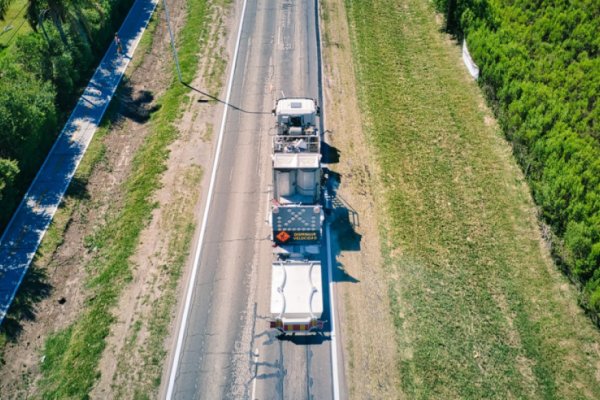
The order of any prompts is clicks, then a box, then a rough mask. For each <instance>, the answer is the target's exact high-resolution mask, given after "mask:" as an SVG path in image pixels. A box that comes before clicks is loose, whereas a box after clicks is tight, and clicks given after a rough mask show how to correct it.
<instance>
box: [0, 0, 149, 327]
mask: <svg viewBox="0 0 600 400" xmlns="http://www.w3.org/2000/svg"><path fill="white" fill-rule="evenodd" d="M157 2H158V0H136V2H135V3H134V4H133V6H132V7H131V10H130V11H129V14H128V15H127V17H126V18H125V21H124V22H123V25H122V26H121V29H120V30H119V37H120V38H121V43H122V45H123V50H124V55H122V56H121V55H119V54H117V52H116V48H115V45H114V43H113V44H112V45H111V46H110V47H109V49H108V50H107V52H106V54H105V55H104V58H103V59H102V61H101V62H100V65H99V66H98V69H96V72H95V73H94V75H93V77H92V79H91V80H90V83H89V84H88V86H87V88H86V89H85V91H84V93H83V95H82V96H81V98H80V99H79V102H78V103H77V106H76V107H75V109H74V110H73V113H72V114H71V116H70V118H69V120H68V121H67V123H66V125H65V127H64V128H63V131H62V132H61V134H60V136H59V137H58V139H57V140H56V143H55V144H54V147H53V148H52V150H51V151H50V153H49V154H48V157H47V158H46V161H45V162H44V164H43V165H42V168H41V169H40V171H39V172H38V174H37V176H36V178H35V179H34V181H33V183H32V184H31V187H30V188H29V190H28V192H27V194H26V195H25V197H24V198H23V201H22V202H21V204H20V205H19V207H18V209H17V211H16V212H15V214H14V215H13V218H12V220H11V221H10V222H9V224H8V226H7V227H6V230H5V231H4V234H3V235H2V238H1V239H0V324H1V323H2V321H3V320H4V317H5V316H6V313H7V311H8V309H9V307H10V304H11V303H12V300H13V298H14V296H15V294H16V292H17V289H18V288H19V285H20V284H21V282H22V280H23V277H24V276H25V273H26V272H27V269H28V268H29V265H30V263H31V261H32V259H33V256H34V255H35V253H36V251H37V248H38V246H39V244H40V242H41V241H42V238H43V237H44V233H45V232H46V229H47V228H48V226H49V225H50V222H51V221H52V218H53V217H54V213H55V212H56V209H57V208H58V205H59V204H60V202H61V200H62V198H63V196H64V194H65V191H66V190H67V188H68V186H69V183H70V182H71V179H72V178H73V175H74V174H75V170H76V169H77V166H78V165H79V162H80V161H81V159H82V158H83V155H84V154H85V151H86V150H87V147H88V145H89V143H90V141H91V140H92V137H93V136H94V133H95V132H96V128H97V127H98V124H100V121H101V120H102V116H103V115H104V112H105V111H106V108H107V107H108V104H109V103H110V101H111V99H112V96H113V94H114V93H115V90H116V89H117V86H118V85H119V82H120V81H121V78H122V77H123V73H124V72H125V69H126V68H127V65H128V64H129V60H130V59H131V56H132V55H133V52H134V51H135V48H136V47H137V45H138V42H139V40H140V38H141V36H142V33H143V32H144V30H145V29H146V26H147V25H148V22H149V21H150V17H151V16H152V13H153V12H154V9H155V8H156V4H157Z"/></svg>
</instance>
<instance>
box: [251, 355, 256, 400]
mask: <svg viewBox="0 0 600 400" xmlns="http://www.w3.org/2000/svg"><path fill="white" fill-rule="evenodd" d="M256 381H258V348H256V350H254V382H252V397H250V400H256Z"/></svg>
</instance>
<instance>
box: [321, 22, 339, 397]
mask: <svg viewBox="0 0 600 400" xmlns="http://www.w3.org/2000/svg"><path fill="white" fill-rule="evenodd" d="M316 14H317V21H316V26H315V29H316V31H317V41H318V43H317V46H318V49H319V51H318V52H317V57H318V60H319V64H318V66H319V69H318V71H317V77H318V82H319V85H318V86H319V88H318V91H319V94H318V96H319V100H320V102H321V115H320V116H319V122H320V125H321V126H320V128H321V132H323V133H322V134H323V141H325V139H324V138H325V132H326V130H325V125H326V122H327V118H326V117H327V114H326V113H325V109H326V107H325V105H326V104H325V96H324V95H323V75H322V74H323V65H322V64H321V63H322V60H323V58H322V55H321V49H323V41H322V40H321V31H320V23H321V21H320V18H319V17H320V13H319V12H318V10H317V13H316ZM325 236H326V237H327V264H328V265H327V279H329V314H330V317H331V333H330V336H331V375H332V377H331V379H332V381H333V382H332V383H333V400H339V399H340V382H339V371H338V348H337V335H336V333H335V289H334V287H333V270H332V269H333V262H334V260H333V259H332V257H331V233H330V224H329V223H326V224H325Z"/></svg>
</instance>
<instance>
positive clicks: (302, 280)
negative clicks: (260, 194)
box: [269, 98, 325, 334]
mask: <svg viewBox="0 0 600 400" xmlns="http://www.w3.org/2000/svg"><path fill="white" fill-rule="evenodd" d="M273 114H274V115H275V119H276V133H275V135H274V136H273V142H272V153H271V158H272V170H273V192H272V198H271V204H270V217H269V219H270V224H271V228H272V240H273V249H274V251H273V262H272V265H271V310H270V326H271V328H275V329H277V330H279V331H280V332H282V333H284V334H285V333H296V332H312V331H319V330H321V329H322V328H323V321H322V320H321V316H322V314H323V284H322V275H321V254H320V249H321V240H322V228H323V221H324V219H325V216H324V212H323V207H322V205H321V203H322V200H321V197H322V196H321V176H322V169H321V162H320V161H321V137H320V134H319V130H318V129H317V117H318V115H319V107H318V106H317V103H316V101H314V100H313V99H309V98H283V99H279V100H278V101H277V102H276V105H275V108H274V109H273Z"/></svg>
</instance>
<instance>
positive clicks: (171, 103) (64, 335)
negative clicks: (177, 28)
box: [40, 0, 207, 398]
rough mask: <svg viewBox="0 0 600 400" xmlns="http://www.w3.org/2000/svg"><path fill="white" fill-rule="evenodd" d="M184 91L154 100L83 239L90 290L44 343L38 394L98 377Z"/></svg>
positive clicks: (196, 48) (66, 394) (79, 389)
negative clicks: (110, 210)
mask: <svg viewBox="0 0 600 400" xmlns="http://www.w3.org/2000/svg"><path fill="white" fill-rule="evenodd" d="M206 4H207V2H206V1H205V0H194V1H190V2H188V3H187V19H186V24H185V26H184V27H183V28H182V30H181V34H180V35H181V43H182V45H181V46H180V48H179V61H180V64H181V67H182V73H183V77H184V79H185V80H186V81H190V80H191V79H192V78H193V76H194V74H195V72H196V66H197V64H198V54H199V52H200V39H201V38H202V37H203V36H204V35H205V34H206V31H205V26H206V25H207V24H206V22H207V21H206V18H205V17H206V15H207V14H206ZM188 90H189V89H188V88H186V87H183V86H182V85H179V84H178V83H177V82H176V80H175V79H173V81H172V84H171V86H170V87H169V89H168V90H167V91H166V92H165V94H164V95H163V96H162V97H161V99H160V100H159V104H160V106H161V108H160V110H159V111H157V112H156V113H154V114H153V115H152V117H151V120H150V124H151V133H150V135H149V136H148V138H147V139H146V141H145V143H144V144H143V145H142V148H141V149H140V150H139V152H138V154H136V156H135V158H134V161H133V165H132V174H131V176H130V177H129V178H128V180H127V182H126V183H125V185H124V189H125V202H124V205H123V208H122V209H121V210H119V211H118V213H117V215H116V216H115V217H114V218H113V219H112V220H109V221H107V223H106V225H105V226H104V227H103V228H102V229H101V230H100V231H98V232H97V233H96V234H95V235H94V237H93V238H92V239H91V240H89V241H88V244H89V245H90V246H92V247H93V248H95V249H97V255H96V257H95V258H94V260H93V261H92V263H91V265H90V266H89V272H90V279H89V282H88V288H89V290H90V292H91V293H92V295H90V297H89V298H88V300H87V302H86V306H85V309H84V310H83V311H82V314H81V316H80V318H79V319H78V320H77V322H75V323H74V324H73V325H71V326H70V327H68V328H67V329H64V330H62V331H60V332H57V333H55V334H53V335H52V336H51V337H50V338H49V339H48V340H47V342H46V346H45V349H44V354H45V360H44V362H43V364H42V368H41V369H42V373H43V378H42V380H41V382H40V393H41V395H42V397H44V398H85V397H87V396H88V393H89V391H90V390H91V388H92V386H93V384H94V382H95V381H96V379H97V378H98V374H99V372H98V368H97V367H98V362H99V359H100V357H101V354H102V351H103V350H104V347H105V338H106V336H107V335H108V333H109V330H110V325H111V323H112V322H113V315H112V313H111V309H112V307H114V305H115V304H116V301H117V299H118V297H119V294H120V292H121V290H122V289H123V287H124V285H125V284H126V283H127V282H128V280H129V279H130V277H131V271H130V268H131V265H130V262H129V258H130V257H131V255H132V254H133V253H134V251H135V249H136V247H137V243H138V238H139V235H140V232H141V231H142V229H143V228H144V227H145V225H146V224H147V222H148V221H149V219H150V217H151V213H152V210H153V209H154V208H155V203H154V201H153V200H152V194H153V193H154V191H155V190H156V189H157V188H158V187H159V185H160V176H161V174H162V172H163V171H164V169H165V160H166V159H167V157H168V149H167V147H168V145H169V144H170V143H171V142H172V141H173V140H174V139H175V138H176V137H177V130H176V129H175V127H174V125H173V123H174V122H175V121H176V119H177V118H178V117H179V115H180V103H181V101H182V99H183V98H184V96H185V95H186V93H187V92H188Z"/></svg>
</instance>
